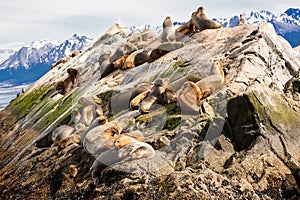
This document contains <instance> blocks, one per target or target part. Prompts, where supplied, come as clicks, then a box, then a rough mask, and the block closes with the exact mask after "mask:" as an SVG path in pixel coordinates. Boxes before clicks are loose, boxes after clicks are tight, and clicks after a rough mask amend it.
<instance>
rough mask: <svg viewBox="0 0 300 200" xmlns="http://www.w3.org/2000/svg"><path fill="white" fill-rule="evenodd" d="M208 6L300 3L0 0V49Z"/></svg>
mask: <svg viewBox="0 0 300 200" xmlns="http://www.w3.org/2000/svg"><path fill="white" fill-rule="evenodd" d="M199 6H204V7H205V9H206V14H207V16H208V17H209V18H219V17H223V18H226V17H231V16H233V15H237V14H240V13H247V12H250V11H259V10H268V11H270V12H272V13H274V14H276V15H279V14H281V13H283V12H284V11H285V10H287V9H288V8H291V7H293V8H300V1H299V0H127V1H125V0H103V1H101V0H0V19H1V20H0V30H1V31H0V49H6V48H13V49H17V48H19V47H21V46H22V45H24V44H29V43H30V42H32V41H36V40H43V39H49V40H56V41H64V40H65V39H67V38H69V37H71V36H72V35H73V34H74V33H77V34H79V35H86V36H88V37H91V38H98V37H100V36H101V35H102V34H103V33H104V32H105V31H106V30H107V29H109V28H110V27H111V26H112V25H113V24H114V23H116V22H120V23H121V24H125V25H128V26H130V25H134V24H135V25H141V24H151V25H160V24H162V22H163V20H164V18H165V17H166V16H168V15H169V16H171V19H172V20H173V21H181V22H182V21H188V20H189V19H190V16H191V13H192V12H193V11H195V10H197V8H198V7H199Z"/></svg>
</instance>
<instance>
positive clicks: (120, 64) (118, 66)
mask: <svg viewBox="0 0 300 200" xmlns="http://www.w3.org/2000/svg"><path fill="white" fill-rule="evenodd" d="M129 55H130V54H125V55H123V56H121V57H120V58H118V59H117V60H115V61H114V62H113V64H114V67H115V69H123V68H124V63H125V61H126V60H127V58H128V56H129Z"/></svg>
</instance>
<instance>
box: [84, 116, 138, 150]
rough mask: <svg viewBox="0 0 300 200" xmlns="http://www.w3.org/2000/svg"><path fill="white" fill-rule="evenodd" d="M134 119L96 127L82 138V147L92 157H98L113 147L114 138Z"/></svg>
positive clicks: (124, 119)
mask: <svg viewBox="0 0 300 200" xmlns="http://www.w3.org/2000/svg"><path fill="white" fill-rule="evenodd" d="M134 122H135V119H134V118H133V117H130V116H123V117H120V118H117V119H115V120H113V121H111V122H108V123H106V124H104V125H100V126H97V127H95V128H93V129H91V130H90V131H88V132H87V133H86V134H84V135H83V136H82V141H83V146H84V147H85V149H86V150H87V151H88V152H89V153H90V154H92V155H100V154H101V153H102V152H104V151H106V150H108V149H111V148H112V147H114V137H115V136H117V135H120V134H121V132H122V131H123V130H124V129H126V128H128V127H130V126H132V125H133V124H134Z"/></svg>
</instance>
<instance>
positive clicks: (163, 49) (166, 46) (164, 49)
mask: <svg viewBox="0 0 300 200" xmlns="http://www.w3.org/2000/svg"><path fill="white" fill-rule="evenodd" d="M183 46H184V44H183V43H182V42H164V43H162V44H160V45H159V46H158V47H157V48H156V49H154V50H153V51H152V52H151V54H150V56H149V62H153V61H155V60H157V59H158V58H160V57H162V56H164V55H166V54H167V53H169V52H171V51H174V50H176V49H179V48H182V47H183Z"/></svg>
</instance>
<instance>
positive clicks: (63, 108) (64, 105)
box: [36, 92, 79, 130]
mask: <svg viewBox="0 0 300 200" xmlns="http://www.w3.org/2000/svg"><path fill="white" fill-rule="evenodd" d="M78 96H79V95H76V93H75V92H72V93H70V94H69V95H68V96H66V97H65V98H64V99H63V102H61V103H60V104H59V105H58V106H57V107H56V108H55V109H52V111H51V112H50V111H49V112H48V113H47V114H46V115H45V116H44V117H43V118H41V119H40V121H39V122H38V124H37V126H36V128H37V129H38V130H42V129H44V128H45V127H48V126H49V125H50V124H52V123H53V122H54V121H56V123H60V122H62V121H63V120H66V118H70V115H71V112H72V110H73V109H72V108H73V107H74V105H73V104H74V102H77V101H78V98H79V97H78ZM56 105H57V103H54V104H53V105H51V106H49V107H48V108H47V109H45V110H44V112H46V111H47V110H49V109H50V108H51V107H52V108H53V107H54V106H56Z"/></svg>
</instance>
